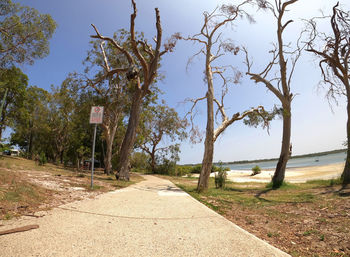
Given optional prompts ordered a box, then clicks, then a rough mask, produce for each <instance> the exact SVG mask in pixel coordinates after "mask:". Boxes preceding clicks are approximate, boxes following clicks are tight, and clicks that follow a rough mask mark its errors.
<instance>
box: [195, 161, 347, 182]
mask: <svg viewBox="0 0 350 257" xmlns="http://www.w3.org/2000/svg"><path fill="white" fill-rule="evenodd" d="M344 165H345V163H335V164H329V165H322V166H309V167H300V168H287V170H286V177H285V180H286V181H287V182H290V183H305V182H306V181H310V180H326V179H335V178H339V177H340V176H341V173H342V172H343V169H344ZM273 173H274V170H272V169H268V170H262V171H261V173H260V174H258V175H255V176H250V174H252V171H251V170H231V171H228V172H227V179H229V180H231V181H233V182H241V183H244V182H260V183H268V182H270V181H271V178H272V176H273ZM196 175H197V176H198V174H196ZM210 176H211V177H214V176H215V174H214V173H212V174H211V175H210Z"/></svg>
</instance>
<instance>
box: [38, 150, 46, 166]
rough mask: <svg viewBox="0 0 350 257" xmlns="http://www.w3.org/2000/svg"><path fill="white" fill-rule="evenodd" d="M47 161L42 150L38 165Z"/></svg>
mask: <svg viewBox="0 0 350 257" xmlns="http://www.w3.org/2000/svg"><path fill="white" fill-rule="evenodd" d="M46 163H47V158H46V154H45V153H44V152H41V153H40V155H39V165H40V166H43V165H45V164H46Z"/></svg>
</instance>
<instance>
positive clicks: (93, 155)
mask: <svg viewBox="0 0 350 257" xmlns="http://www.w3.org/2000/svg"><path fill="white" fill-rule="evenodd" d="M96 128H97V124H95V128H94V141H93V142H92V156H91V189H93V186H94V166H95V142H96Z"/></svg>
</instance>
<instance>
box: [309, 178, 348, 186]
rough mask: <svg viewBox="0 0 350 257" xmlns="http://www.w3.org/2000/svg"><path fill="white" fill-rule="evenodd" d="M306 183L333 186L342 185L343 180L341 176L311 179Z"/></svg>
mask: <svg viewBox="0 0 350 257" xmlns="http://www.w3.org/2000/svg"><path fill="white" fill-rule="evenodd" d="M306 184H309V185H315V186H326V187H331V186H337V185H341V184H342V181H341V179H340V178H337V179H329V180H310V181H307V182H306Z"/></svg>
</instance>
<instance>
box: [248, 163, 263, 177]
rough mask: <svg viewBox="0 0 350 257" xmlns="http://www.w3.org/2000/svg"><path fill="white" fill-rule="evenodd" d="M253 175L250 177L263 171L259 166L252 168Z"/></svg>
mask: <svg viewBox="0 0 350 257" xmlns="http://www.w3.org/2000/svg"><path fill="white" fill-rule="evenodd" d="M252 171H253V173H252V174H251V175H250V176H255V175H258V174H260V173H261V169H260V167H259V166H258V165H256V166H255V167H253V168H252Z"/></svg>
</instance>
